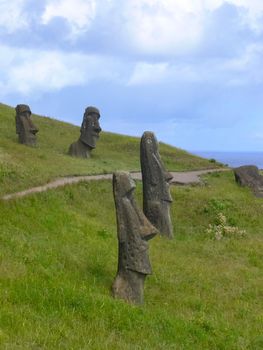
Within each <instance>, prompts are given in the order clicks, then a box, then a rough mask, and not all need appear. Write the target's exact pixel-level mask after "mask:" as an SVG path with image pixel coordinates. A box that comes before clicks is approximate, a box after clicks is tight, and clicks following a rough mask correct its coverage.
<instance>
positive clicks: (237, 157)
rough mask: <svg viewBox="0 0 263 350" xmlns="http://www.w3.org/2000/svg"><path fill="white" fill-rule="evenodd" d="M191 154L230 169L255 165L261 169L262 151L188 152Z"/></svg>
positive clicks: (262, 162) (262, 161) (262, 165)
mask: <svg viewBox="0 0 263 350" xmlns="http://www.w3.org/2000/svg"><path fill="white" fill-rule="evenodd" d="M190 152H191V153H192V154H195V155H198V156H200V157H203V158H207V159H215V160H216V161H218V162H220V163H223V164H226V165H228V166H230V167H238V166H241V165H256V166H257V167H258V168H259V169H263V151H190Z"/></svg>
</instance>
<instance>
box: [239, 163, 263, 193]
mask: <svg viewBox="0 0 263 350" xmlns="http://www.w3.org/2000/svg"><path fill="white" fill-rule="evenodd" d="M234 175H235V180H236V182H237V183H238V184H239V185H240V186H248V187H250V188H251V189H252V190H253V192H254V194H255V195H256V196H257V197H263V176H262V175H260V173H259V170H258V168H257V167H256V166H255V165H243V166H240V167H238V168H235V169H234Z"/></svg>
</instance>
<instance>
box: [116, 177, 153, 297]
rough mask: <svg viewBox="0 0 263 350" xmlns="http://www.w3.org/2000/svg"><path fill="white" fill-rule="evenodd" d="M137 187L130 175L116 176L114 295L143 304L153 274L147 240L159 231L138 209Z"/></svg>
mask: <svg viewBox="0 0 263 350" xmlns="http://www.w3.org/2000/svg"><path fill="white" fill-rule="evenodd" d="M135 187H136V186H135V182H134V181H133V180H132V178H131V175H130V174H129V173H127V172H124V171H122V172H116V173H114V174H113V194H114V200H115V207H116V217H117V232H118V243H119V254H118V270H117V275H116V277H115V280H114V283H113V286H112V292H113V296H114V297H115V298H120V299H123V300H125V301H127V302H131V303H135V304H141V303H143V290H144V281H145V278H146V276H147V275H149V274H151V273H152V269H151V265H150V261H149V257H148V243H147V241H148V240H150V239H151V238H153V237H154V236H155V235H156V234H157V233H158V231H157V229H156V228H155V227H154V226H153V225H152V224H151V223H150V222H149V221H148V219H147V218H146V217H145V215H144V214H143V212H142V210H141V209H140V208H139V207H138V206H137V204H136V202H135V199H134V194H133V192H134V189H135Z"/></svg>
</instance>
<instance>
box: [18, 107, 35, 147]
mask: <svg viewBox="0 0 263 350" xmlns="http://www.w3.org/2000/svg"><path fill="white" fill-rule="evenodd" d="M31 114H32V113H31V110H30V108H29V106H28V105H24V104H19V105H17V106H16V119H15V120H16V133H17V134H18V141H19V143H22V144H24V145H27V146H35V145H36V142H37V137H36V134H37V132H38V128H37V127H36V126H35V125H34V123H33V121H32V118H31Z"/></svg>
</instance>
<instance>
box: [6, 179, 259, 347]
mask: <svg viewBox="0 0 263 350" xmlns="http://www.w3.org/2000/svg"><path fill="white" fill-rule="evenodd" d="M206 182H207V186H205V187H173V188H172V194H173V198H174V204H173V208H172V218H173V222H174V228H175V237H176V238H175V239H174V240H172V241H168V240H166V239H163V238H160V237H157V238H155V239H153V240H152V241H151V242H150V258H151V262H152V266H153V271H154V273H153V275H152V276H149V277H148V278H147V280H146V284H145V305H144V306H142V307H136V306H131V305H128V304H125V303H124V302H122V301H119V300H114V299H113V298H112V297H111V295H110V287H111V284H112V281H113V278H114V276H115V272H116V267H117V239H116V223H115V210H114V203H113V196H112V186H111V183H110V181H103V182H98V183H80V184H78V185H73V186H67V187H65V188H60V189H57V190H52V191H48V192H46V193H41V194H36V195H31V196H29V197H27V198H23V199H17V200H13V201H10V202H1V201H0V210H1V218H0V280H1V284H0V307H1V312H0V348H1V349H6V350H9V349H10V350H16V349H56V350H57V349H76V350H78V349H98V350H100V349H114V350H116V349H117V350H118V349H120V350H126V349H129V350H131V349H149V350H154V349H189V350H192V349H202V350H204V349H207V350H208V349H209V350H212V349H222V350H223V349H227V350H231V349H233V350H234V349H235V350H237V349H238V350H240V349H250V350H256V349H258V350H259V349H262V348H263V335H262V329H263V328H262V326H263V313H262V296H263V295H262V290H263V284H262V268H263V236H262V231H263V218H262V210H263V201H262V199H256V198H254V197H253V195H252V194H251V193H250V191H249V190H247V189H240V188H239V187H238V186H237V185H236V184H235V183H234V180H233V174H232V173H222V174H211V175H209V176H207V177H206ZM136 191H137V199H138V202H139V203H140V204H141V201H142V198H141V192H142V191H141V184H140V183H138V185H137V190H136ZM219 213H222V214H223V215H224V216H225V217H226V218H227V221H228V223H229V224H231V225H233V226H235V227H238V228H240V229H242V230H243V229H244V230H246V234H245V236H239V235H238V233H232V234H231V233H229V234H227V237H225V238H223V239H221V240H219V241H217V240H215V239H214V234H213V233H208V232H207V229H208V227H209V224H211V225H216V224H217V220H218V214H219Z"/></svg>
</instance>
